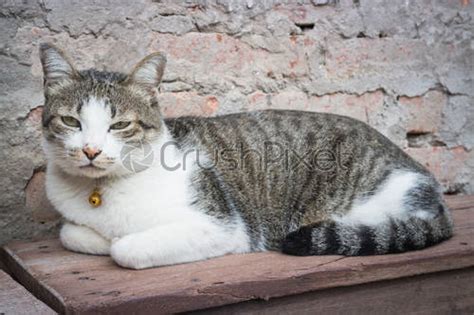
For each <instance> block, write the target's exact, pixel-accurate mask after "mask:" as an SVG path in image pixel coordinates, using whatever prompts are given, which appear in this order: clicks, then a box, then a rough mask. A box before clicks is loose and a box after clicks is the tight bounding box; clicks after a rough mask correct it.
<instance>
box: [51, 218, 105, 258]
mask: <svg viewBox="0 0 474 315" xmlns="http://www.w3.org/2000/svg"><path fill="white" fill-rule="evenodd" d="M59 238H60V240H61V243H62V244H63V246H64V247H66V248H67V249H69V250H71V251H74V252H79V253H85V254H94V255H108V254H109V253H110V241H108V240H106V239H105V238H104V237H102V236H101V235H99V234H98V233H97V232H95V231H94V230H92V229H90V228H88V227H86V226H82V225H76V224H73V223H65V224H64V225H63V226H62V228H61V232H60V233H59Z"/></svg>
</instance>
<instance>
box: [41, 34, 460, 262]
mask: <svg viewBox="0 0 474 315" xmlns="http://www.w3.org/2000/svg"><path fill="white" fill-rule="evenodd" d="M40 57H41V62H42V67H43V72H44V92H45V104H44V110H43V116H42V126H43V135H44V141H43V142H44V144H43V145H44V152H45V155H46V158H47V176H46V190H47V196H48V198H49V199H50V200H51V202H52V204H53V205H54V206H55V208H56V209H57V210H58V211H59V212H60V213H61V214H62V216H63V218H64V221H65V222H64V225H63V226H62V228H61V231H60V240H61V242H62V244H63V246H64V247H65V248H67V249H69V250H71V251H75V252H80V253H87V254H96V255H110V256H111V257H112V259H113V260H114V261H115V262H116V263H117V264H118V265H120V266H122V267H126V268H132V269H143V268H150V267H156V266H163V265H171V264H179V263H186V262H192V261H197V260H204V259H208V258H211V257H217V256H222V255H226V254H232V253H248V252H258V251H266V250H279V251H282V252H283V253H286V254H290V255H299V256H305V255H334V254H335V255H346V256H355V255H375V254H387V253H399V252H405V251H409V250H417V249H422V248H425V247H428V246H431V245H434V244H437V243H439V242H441V241H443V240H445V239H448V238H449V237H451V235H452V219H451V215H450V211H449V209H448V208H447V206H446V204H445V203H444V201H443V199H442V195H441V188H440V185H439V184H438V183H437V181H436V180H435V179H434V177H433V176H432V175H431V174H430V173H429V172H428V171H427V170H426V169H425V168H424V167H423V166H421V165H420V164H419V163H417V162H415V161H414V160H413V159H412V158H410V157H409V156H408V155H407V154H405V153H404V152H403V151H402V150H401V149H399V148H398V147H397V146H396V145H395V144H393V143H392V142H391V141H390V140H388V139H387V138H386V137H385V136H383V135H382V134H380V133H379V132H377V131H376V130H374V129H372V128H371V127H370V126H368V125H367V124H365V123H363V122H360V121H357V120H355V119H352V118H348V117H344V116H339V115H334V114H323V113H312V112H303V111H291V110H264V111H255V112H248V113H236V114H228V115H223V116H218V117H191V116H189V117H180V118H164V117H163V116H162V114H161V112H160V104H159V102H158V97H157V96H158V86H159V84H160V81H161V79H162V76H163V72H164V69H165V64H166V58H165V57H164V55H163V54H161V53H153V54H151V55H149V56H147V57H146V58H144V59H143V60H142V61H140V62H139V63H138V64H137V65H136V66H135V67H134V69H133V70H132V71H131V72H130V73H129V74H122V73H113V72H105V71H97V70H94V69H91V70H84V71H78V70H76V69H75V68H74V67H73V65H72V63H71V62H70V61H69V59H68V58H67V57H66V56H65V54H64V52H62V50H60V49H58V48H57V47H55V46H54V45H52V44H47V43H45V44H41V46H40ZM130 146H131V148H132V149H130V150H128V149H127V150H128V151H127V150H125V151H124V148H126V147H130ZM134 148H136V149H134ZM129 151H130V152H132V153H130V152H129ZM124 152H125V153H124ZM143 152H148V153H146V154H147V156H146V157H144V156H143ZM128 153H130V154H128ZM151 156H152V157H153V159H152V162H150V161H149V160H150V157H151ZM147 159H148V160H147ZM142 160H143V161H145V162H146V161H148V162H146V163H145V162H143V161H142ZM135 162H136V163H135ZM134 163H135V164H136V165H135V166H134ZM140 163H141V164H140ZM147 163H148V164H147ZM145 164H146V165H145ZM137 166H140V167H138V168H139V169H137Z"/></svg>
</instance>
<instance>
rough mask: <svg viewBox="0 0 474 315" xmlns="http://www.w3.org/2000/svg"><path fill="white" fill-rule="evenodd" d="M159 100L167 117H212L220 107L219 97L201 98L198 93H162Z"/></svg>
mask: <svg viewBox="0 0 474 315" xmlns="http://www.w3.org/2000/svg"><path fill="white" fill-rule="evenodd" d="M158 99H159V100H158V102H159V104H160V106H161V111H162V113H163V115H164V116H165V117H179V116H186V115H199V116H203V115H204V116H211V115H213V114H214V113H215V112H216V111H217V109H218V107H219V101H218V99H217V97H215V96H212V95H209V96H201V95H198V94H197V93H196V92H179V93H161V94H160V95H159V97H158Z"/></svg>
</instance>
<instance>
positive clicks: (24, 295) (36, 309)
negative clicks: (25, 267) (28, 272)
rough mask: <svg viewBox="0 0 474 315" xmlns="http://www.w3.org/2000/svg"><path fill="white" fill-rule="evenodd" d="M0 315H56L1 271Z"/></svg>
mask: <svg viewBox="0 0 474 315" xmlns="http://www.w3.org/2000/svg"><path fill="white" fill-rule="evenodd" d="M0 314H56V312H54V311H53V310H52V309H51V308H49V307H48V306H47V305H46V304H44V303H43V302H41V301H40V300H38V299H37V298H35V297H34V296H33V295H32V294H31V293H30V292H28V290H26V289H25V288H24V287H22V286H21V285H20V284H19V283H18V282H15V280H13V279H12V278H11V277H10V276H9V275H7V274H6V273H5V272H3V271H1V270H0Z"/></svg>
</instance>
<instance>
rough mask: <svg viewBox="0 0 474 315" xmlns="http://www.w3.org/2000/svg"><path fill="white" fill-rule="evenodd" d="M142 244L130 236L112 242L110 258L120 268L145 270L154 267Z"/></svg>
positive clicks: (135, 237) (133, 236)
mask: <svg viewBox="0 0 474 315" xmlns="http://www.w3.org/2000/svg"><path fill="white" fill-rule="evenodd" d="M146 250H147V249H146V248H145V247H144V246H143V242H142V241H140V240H139V239H137V236H135V235H133V234H131V235H127V236H124V237H122V238H120V239H118V240H115V241H113V243H112V247H111V248H110V256H111V257H112V259H113V260H114V261H115V262H116V263H117V264H118V265H119V266H121V267H125V268H130V269H145V268H150V267H154V266H155V265H154V264H153V261H152V259H151V257H150V256H151V255H150V254H147V252H146Z"/></svg>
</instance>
